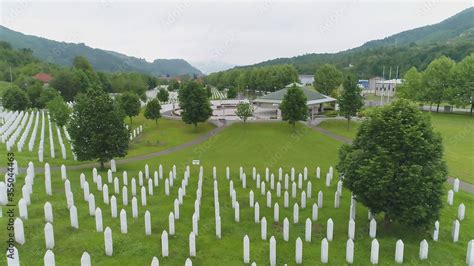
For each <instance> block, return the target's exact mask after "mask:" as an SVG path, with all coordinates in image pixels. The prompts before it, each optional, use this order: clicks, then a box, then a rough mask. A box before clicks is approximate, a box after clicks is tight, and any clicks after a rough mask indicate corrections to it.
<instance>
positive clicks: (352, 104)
mask: <svg viewBox="0 0 474 266" xmlns="http://www.w3.org/2000/svg"><path fill="white" fill-rule="evenodd" d="M343 87H344V89H343V91H342V93H341V96H340V97H339V99H338V103H339V113H340V114H342V116H344V117H345V118H346V119H347V128H348V129H349V128H350V122H351V118H352V117H353V116H355V115H357V112H358V111H359V110H360V108H362V106H364V101H363V99H362V96H361V95H360V93H361V88H359V86H357V83H356V81H355V78H354V77H353V76H351V75H349V76H347V78H346V79H345V80H344V84H343Z"/></svg>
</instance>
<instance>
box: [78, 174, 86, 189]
mask: <svg viewBox="0 0 474 266" xmlns="http://www.w3.org/2000/svg"><path fill="white" fill-rule="evenodd" d="M79 180H80V183H81V188H82V189H83V188H84V182H86V176H85V175H84V173H81V174H80V175H79Z"/></svg>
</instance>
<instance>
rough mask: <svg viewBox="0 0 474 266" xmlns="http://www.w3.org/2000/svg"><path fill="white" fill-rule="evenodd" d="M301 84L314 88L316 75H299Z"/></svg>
mask: <svg viewBox="0 0 474 266" xmlns="http://www.w3.org/2000/svg"><path fill="white" fill-rule="evenodd" d="M298 78H299V79H300V82H301V84H303V85H309V86H312V85H313V82H314V75H299V76H298Z"/></svg>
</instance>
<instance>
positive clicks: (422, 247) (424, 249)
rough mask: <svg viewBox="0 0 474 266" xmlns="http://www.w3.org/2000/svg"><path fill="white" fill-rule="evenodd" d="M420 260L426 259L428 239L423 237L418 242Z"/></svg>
mask: <svg viewBox="0 0 474 266" xmlns="http://www.w3.org/2000/svg"><path fill="white" fill-rule="evenodd" d="M419 255H420V260H426V259H428V241H426V239H423V240H422V241H421V242H420V254H419Z"/></svg>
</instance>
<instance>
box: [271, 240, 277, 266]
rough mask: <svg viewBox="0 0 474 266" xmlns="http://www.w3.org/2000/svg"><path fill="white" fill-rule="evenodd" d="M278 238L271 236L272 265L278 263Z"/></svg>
mask: <svg viewBox="0 0 474 266" xmlns="http://www.w3.org/2000/svg"><path fill="white" fill-rule="evenodd" d="M276 252H277V249H276V240H275V237H274V236H272V237H270V265H271V266H275V265H276Z"/></svg>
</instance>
